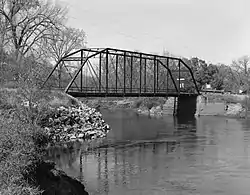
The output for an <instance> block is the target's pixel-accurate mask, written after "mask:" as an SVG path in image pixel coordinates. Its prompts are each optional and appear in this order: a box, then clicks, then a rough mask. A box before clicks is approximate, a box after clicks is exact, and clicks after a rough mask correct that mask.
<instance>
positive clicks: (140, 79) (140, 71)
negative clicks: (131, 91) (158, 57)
mask: <svg viewBox="0 0 250 195" xmlns="http://www.w3.org/2000/svg"><path fill="white" fill-rule="evenodd" d="M141 71H142V54H141V53H140V89H139V90H140V92H139V93H140V94H141V79H142V78H141Z"/></svg>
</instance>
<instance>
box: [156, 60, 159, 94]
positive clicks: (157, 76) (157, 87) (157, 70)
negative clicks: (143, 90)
mask: <svg viewBox="0 0 250 195" xmlns="http://www.w3.org/2000/svg"><path fill="white" fill-rule="evenodd" d="M158 90H159V60H157V61H156V91H157V92H158Z"/></svg>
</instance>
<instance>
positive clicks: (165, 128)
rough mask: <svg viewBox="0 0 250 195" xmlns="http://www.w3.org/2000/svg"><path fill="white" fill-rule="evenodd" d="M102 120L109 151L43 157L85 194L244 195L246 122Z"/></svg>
mask: <svg viewBox="0 0 250 195" xmlns="http://www.w3.org/2000/svg"><path fill="white" fill-rule="evenodd" d="M104 114H105V115H104V116H105V120H106V121H107V122H108V123H110V124H111V127H112V128H113V129H114V130H113V131H111V132H110V133H109V135H108V143H111V142H112V145H110V144H104V145H103V147H99V148H96V149H94V150H90V151H86V149H85V148H83V147H82V145H81V144H78V145H77V144H76V145H74V146H72V147H71V149H70V148H68V149H62V148H55V149H51V150H49V154H48V156H49V157H50V158H51V159H53V160H54V161H55V162H56V163H57V166H58V167H60V168H62V169H63V170H64V171H66V173H68V174H69V175H71V176H74V177H77V178H79V179H80V180H81V181H82V182H83V183H85V184H86V188H87V190H88V191H89V192H90V194H93V195H101V194H109V195H116V194H121V195H123V194H124V195H125V194H126V195H127V194H134V195H137V194H146V195H147V194H148V195H152V194H159V195H161V194H162V195H163V194H164V195H166V194H167V195H172V194H173V195H175V194H185V195H186V194H187V195H188V194H202V195H211V194H223V195H235V194H237V195H238V194H239V195H245V194H249V190H250V187H249V184H248V183H249V181H250V176H249V175H250V160H249V157H248V154H249V140H250V139H249V138H250V136H249V135H250V134H249V130H248V129H249V127H250V122H249V121H244V120H242V121H241V120H236V119H226V118H218V117H200V118H198V119H195V118H173V117H165V118H164V117H163V118H154V117H151V118H148V117H147V116H139V117H137V116H136V114H135V113H133V112H127V111H126V112H120V111H118V112H109V111H107V112H106V113H104ZM114 127H115V128H114ZM72 148H73V149H72Z"/></svg>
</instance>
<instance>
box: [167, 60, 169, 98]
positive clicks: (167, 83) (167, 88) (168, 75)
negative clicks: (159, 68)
mask: <svg viewBox="0 0 250 195" xmlns="http://www.w3.org/2000/svg"><path fill="white" fill-rule="evenodd" d="M167 68H169V58H167ZM168 77H169V75H168V71H167V93H168V85H169V82H168Z"/></svg>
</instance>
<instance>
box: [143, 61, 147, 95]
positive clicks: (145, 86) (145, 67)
mask: <svg viewBox="0 0 250 195" xmlns="http://www.w3.org/2000/svg"><path fill="white" fill-rule="evenodd" d="M146 76H147V59H146V58H145V65H144V92H146V91H147V84H146V81H147V79H146Z"/></svg>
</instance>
